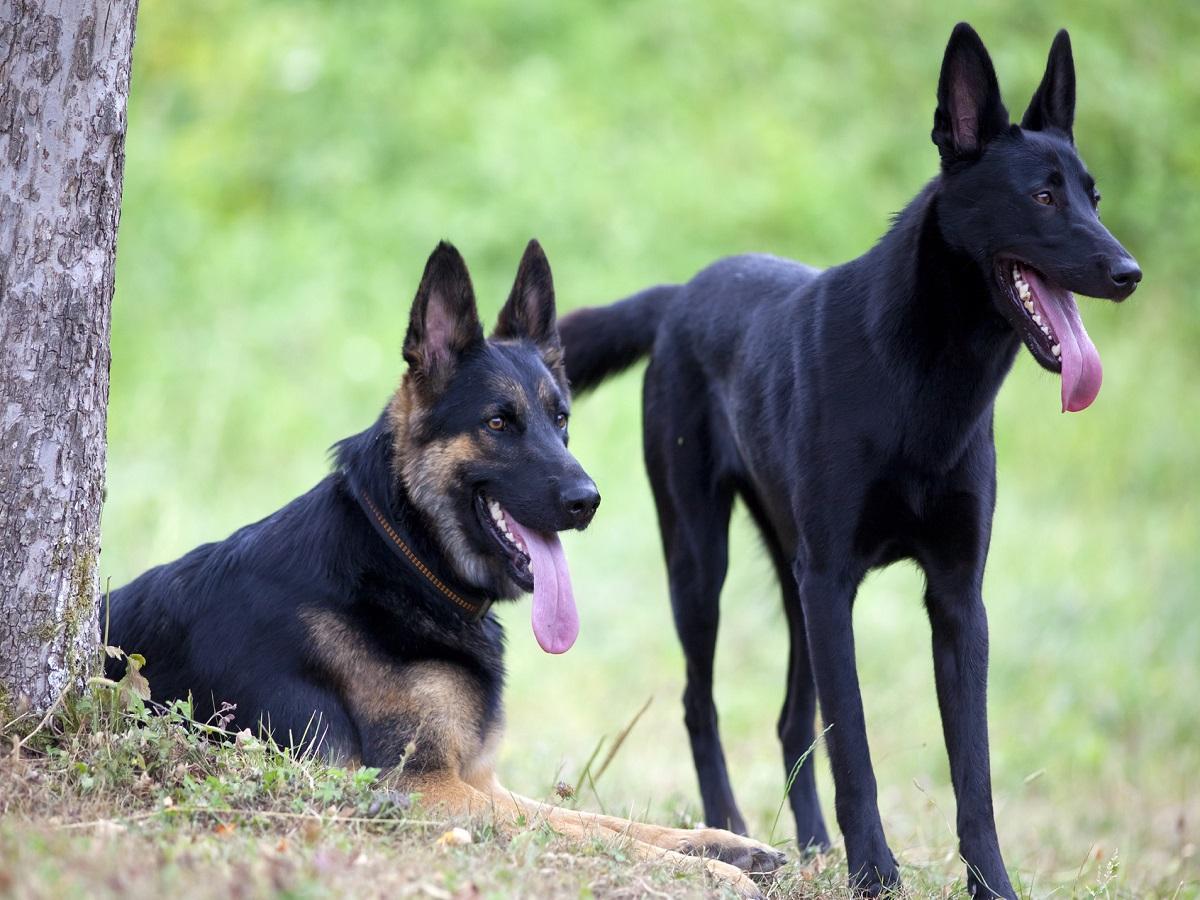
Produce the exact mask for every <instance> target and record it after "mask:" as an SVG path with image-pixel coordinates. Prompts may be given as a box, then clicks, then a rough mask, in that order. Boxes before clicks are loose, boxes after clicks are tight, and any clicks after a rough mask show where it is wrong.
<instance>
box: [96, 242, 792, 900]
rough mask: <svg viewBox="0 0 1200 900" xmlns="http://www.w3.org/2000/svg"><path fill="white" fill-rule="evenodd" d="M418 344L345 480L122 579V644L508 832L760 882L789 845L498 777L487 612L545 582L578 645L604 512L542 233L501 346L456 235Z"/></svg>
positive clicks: (244, 719)
mask: <svg viewBox="0 0 1200 900" xmlns="http://www.w3.org/2000/svg"><path fill="white" fill-rule="evenodd" d="M404 358H405V360H406V361H407V362H408V367H409V370H408V374H407V375H406V376H405V378H404V380H403V382H402V383H401V385H400V387H399V389H398V390H397V391H396V393H395V394H394V396H393V397H392V399H391V402H390V403H389V405H388V406H387V408H386V409H385V410H384V412H383V414H382V415H381V416H380V417H379V419H378V420H377V421H376V422H375V424H374V425H373V426H372V427H371V428H369V429H368V430H366V431H364V432H362V433H361V434H358V435H355V436H354V437H351V438H347V439H346V440H344V441H342V442H341V443H340V444H339V445H338V446H337V453H336V457H337V460H336V461H337V466H336V470H335V471H334V473H333V474H331V475H329V476H328V477H327V478H325V479H324V480H323V481H322V482H321V483H320V484H318V485H317V486H316V487H314V488H313V489H312V490H311V491H309V492H308V493H307V494H305V495H303V496H302V497H299V498H297V499H296V500H293V501H292V502H291V503H289V504H288V505H287V506H285V507H284V508H283V509H281V510H279V511H278V512H276V513H274V514H272V515H270V516H268V517H267V518H266V519H263V520H262V521H261V522H258V523H256V524H254V525H249V526H247V527H245V528H243V529H241V530H240V531H238V532H236V533H235V534H233V535H232V536H231V537H229V538H228V539H227V540H224V541H221V542H220V543H215V544H206V545H204V546H202V547H198V548H197V549H195V550H193V551H192V552H191V553H189V554H187V555H186V556H184V557H183V558H182V559H179V560H177V561H176V562H173V563H170V564H168V565H165V566H160V567H159V568H156V569H152V570H151V571H149V572H147V573H146V574H144V575H142V576H141V577H140V578H138V579H136V580H135V581H134V582H132V583H131V584H129V585H128V586H127V587H124V588H122V589H121V590H118V591H115V592H114V593H113V594H112V609H111V634H110V641H112V642H113V643H116V644H118V645H121V646H122V647H124V648H125V649H126V650H130V651H137V652H139V653H141V654H143V655H144V656H145V657H146V659H147V663H146V667H145V670H144V671H145V675H146V676H147V678H148V679H149V683H150V687H151V690H152V691H153V694H154V697H155V698H156V699H161V700H169V699H175V698H182V697H186V696H188V695H192V696H193V697H194V703H195V709H196V710H197V713H198V715H199V716H200V717H202V718H203V717H204V716H207V715H209V714H211V713H213V712H214V711H215V710H216V709H217V708H218V704H221V703H224V702H232V703H234V704H236V712H235V716H236V719H235V726H236V727H237V728H251V729H262V730H265V731H267V732H268V733H270V735H271V736H273V737H274V738H276V739H277V740H280V741H281V742H289V743H293V744H294V743H301V742H303V743H305V744H308V745H311V746H315V747H317V748H318V749H320V750H321V751H322V752H324V753H325V754H326V755H327V756H329V757H331V758H334V759H338V760H341V761H344V762H349V763H362V764H364V765H367V766H372V767H378V768H381V769H385V770H390V774H389V777H390V779H391V781H392V782H393V783H394V784H396V785H397V786H398V787H399V788H400V789H403V790H407V791H414V792H417V793H419V794H420V795H421V796H422V799H423V802H424V803H425V804H426V805H427V806H430V807H443V808H446V809H448V810H449V811H451V812H454V813H458V814H467V813H476V814H478V813H486V814H490V815H492V816H493V818H494V821H495V824H496V825H497V826H499V827H501V828H503V829H505V830H509V831H511V830H513V829H515V828H517V827H518V824H519V823H522V822H525V823H528V822H533V821H534V820H535V819H545V820H547V821H549V822H550V824H551V825H552V826H553V827H554V828H555V830H557V831H558V832H559V833H561V834H565V835H569V836H574V837H576V838H577V839H581V840H582V839H584V838H586V837H589V836H604V835H607V836H608V837H609V838H613V837H615V836H618V835H620V836H622V837H628V838H631V848H632V850H633V853H634V855H635V856H638V857H656V858H657V857H667V858H670V859H673V860H674V861H675V862H677V863H681V864H683V865H686V866H690V867H700V866H703V867H705V868H706V869H707V870H708V871H709V872H711V873H712V874H713V875H714V876H716V877H717V878H719V879H720V880H722V881H723V882H725V883H728V884H730V885H731V886H733V887H734V888H735V889H737V890H739V891H740V892H741V893H743V894H746V895H756V894H757V888H756V887H755V886H754V883H753V882H752V881H750V879H748V878H747V877H746V876H745V875H744V874H743V873H742V869H749V870H754V871H765V870H769V869H772V868H775V867H776V866H778V865H779V864H780V863H781V862H782V856H781V855H780V854H778V853H775V852H774V851H772V850H771V849H770V848H769V847H766V846H764V845H762V844H759V843H757V842H755V841H751V840H748V839H746V838H742V837H739V836H737V835H733V834H730V833H728V832H725V831H720V830H718V829H702V830H689V831H683V830H679V829H670V828H660V827H657V826H651V825H643V824H640V823H634V822H629V821H627V820H624V819H617V818H614V817H609V816H596V815H592V814H587V813H582V812H578V811H574V810H567V809H559V808H555V807H549V806H546V805H544V804H540V803H537V802H536V801H533V800H526V799H523V798H521V797H517V796H515V795H513V794H511V793H510V792H508V791H506V790H505V789H504V788H502V787H501V786H500V785H499V783H498V782H497V781H496V779H495V775H494V771H493V763H494V754H495V750H496V745H497V743H498V741H499V737H500V733H501V729H502V726H503V712H502V708H501V687H502V682H503V678H504V668H503V635H502V633H501V628H500V624H499V622H497V620H496V618H495V617H494V616H493V615H492V614H490V613H489V612H488V609H489V606H490V604H491V602H492V601H493V600H506V599H512V598H515V597H517V596H519V595H520V594H522V593H526V592H530V591H532V592H533V595H534V600H533V630H534V633H535V636H536V637H537V640H538V643H539V644H541V646H542V647H543V648H544V649H545V650H547V651H549V652H551V653H562V652H564V651H566V650H567V649H569V648H570V646H571V644H572V643H573V642H574V640H575V636H576V634H577V632H578V629H579V621H578V618H577V616H576V611H575V603H574V598H573V595H572V592H571V583H570V577H569V575H568V572H567V566H566V559H565V557H564V555H563V552H562V546H561V544H560V543H559V540H558V536H557V534H556V532H558V531H561V530H564V529H568V528H585V527H586V526H587V525H588V523H589V522H591V520H592V515H593V513H594V512H595V510H596V507H597V505H598V504H599V502H600V495H599V494H598V493H597V492H596V487H595V485H594V484H593V483H592V480H591V479H590V478H589V477H588V476H587V475H586V474H585V473H584V471H583V469H582V468H581V467H580V465H579V463H578V462H576V461H575V459H574V458H573V457H572V456H571V455H570V453H568V452H567V416H568V402H569V394H568V391H567V384H566V378H565V375H564V372H563V366H562V354H561V346H560V344H559V338H558V331H557V327H556V319H555V304H554V288H553V284H552V280H551V275H550V267H549V264H548V263H547V262H546V258H545V256H544V255H543V253H542V250H541V247H539V246H538V244H537V243H536V242H531V243H530V245H529V247H528V249H527V250H526V252H525V256H524V258H523V259H522V261H521V266H520V269H519V270H518V272H517V279H516V284H515V285H514V287H513V291H512V294H511V296H510V297H509V299H508V302H507V303H506V304H505V306H504V308H503V309H502V310H501V313H500V319H499V323H498V325H497V326H496V330H495V332H494V334H493V335H492V338H491V339H488V340H485V338H484V335H483V329H482V328H481V327H480V323H479V318H478V314H477V312H476V307H475V297H474V292H473V290H472V287H471V281H470V276H469V275H468V273H467V269H466V266H465V264H464V263H463V260H462V258H461V257H460V256H459V255H458V252H457V251H456V250H454V248H453V247H450V246H449V245H447V244H442V245H440V246H439V247H438V249H437V250H436V251H434V253H433V255H432V256H431V257H430V259H429V263H428V265H427V266H426V269H425V275H424V278H423V279H422V281H421V286H420V289H419V290H418V292H417V296H416V300H415V301H414V303H413V307H412V314H411V321H410V324H409V329H408V335H407V337H406V339H405V342H404ZM122 666H123V664H121V663H117V662H112V663H111V665H110V671H109V674H110V676H112V677H119V675H120V674H121V668H122ZM680 853H692V854H698V856H689V857H681V856H680V855H679V854H680ZM700 857H709V858H700Z"/></svg>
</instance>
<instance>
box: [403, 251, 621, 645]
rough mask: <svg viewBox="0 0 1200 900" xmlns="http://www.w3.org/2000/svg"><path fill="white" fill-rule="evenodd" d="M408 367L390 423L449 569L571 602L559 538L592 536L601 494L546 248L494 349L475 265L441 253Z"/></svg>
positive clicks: (513, 590)
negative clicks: (565, 357)
mask: <svg viewBox="0 0 1200 900" xmlns="http://www.w3.org/2000/svg"><path fill="white" fill-rule="evenodd" d="M404 358H405V360H406V361H407V362H408V373H407V374H406V375H405V377H404V381H403V383H402V384H401V386H400V389H399V390H398V391H397V393H396V396H395V397H394V398H393V401H392V405H391V407H390V416H389V417H390V421H391V427H392V432H393V449H394V459H395V462H396V468H397V476H398V477H399V478H400V479H401V480H402V481H403V484H404V486H405V489H406V490H407V492H408V495H409V496H410V497H411V498H412V500H413V502H414V503H415V504H416V505H417V506H418V508H420V509H421V511H422V512H424V513H425V515H426V517H427V518H428V519H429V521H430V523H431V525H432V527H433V528H434V529H435V531H436V533H437V534H438V536H439V538H440V540H441V544H442V547H443V549H444V550H445V552H446V556H447V558H448V560H449V561H450V562H451V563H452V564H453V565H454V566H455V567H456V568H457V570H458V572H459V574H460V575H461V576H462V577H463V578H464V579H465V580H466V581H468V582H469V583H471V584H474V585H476V586H478V587H480V588H481V589H483V590H484V591H487V592H488V593H489V594H491V595H492V596H498V597H514V596H517V595H518V594H520V593H522V592H527V591H534V594H535V600H537V599H538V598H539V597H541V595H542V593H543V589H545V590H546V591H552V592H553V593H554V596H550V595H549V594H548V595H547V597H548V600H547V602H550V601H554V602H558V603H562V602H564V601H565V600H567V599H569V598H564V597H563V596H562V591H563V590H565V591H567V593H569V592H570V585H569V582H568V583H566V584H565V585H564V584H563V583H562V582H563V581H564V580H565V579H566V577H567V576H566V570H565V561H564V560H563V559H562V554H561V548H560V547H559V545H558V538H557V536H556V532H558V531H562V530H565V529H568V528H579V529H582V528H586V527H587V525H588V523H589V522H591V520H592V515H593V514H594V513H595V511H596V507H597V506H598V505H599V503H600V495H599V494H598V493H597V491H596V485H595V484H594V483H593V482H592V480H591V478H589V477H588V475H587V473H586V472H584V470H583V468H582V467H581V466H580V465H579V463H578V462H577V461H576V460H575V458H574V457H573V456H571V454H570V453H569V452H568V451H567V420H568V417H569V415H570V394H569V392H568V389H567V382H566V376H565V373H564V370H563V366H562V347H561V345H560V343H559V338H558V326H557V322H556V318H555V309H554V283H553V280H552V278H551V275H550V265H549V263H548V262H547V261H546V256H545V254H544V253H543V252H542V248H541V246H540V245H539V244H538V243H537V242H536V241H530V243H529V246H528V247H527V248H526V250H525V255H524V257H523V258H522V259H521V265H520V268H519V269H518V270H517V278H516V282H515V283H514V285H513V289H512V294H511V295H510V296H509V298H508V301H507V303H505V305H504V308H503V309H502V310H501V311H500V317H499V321H498V323H497V325H496V329H495V331H494V332H493V333H492V336H491V338H488V339H485V338H484V334H483V328H482V327H481V326H480V323H479V314H478V312H477V310H476V307H475V294H474V290H473V289H472V286H471V277H470V275H469V274H468V272H467V267H466V264H465V263H464V262H463V258H462V257H461V256H460V255H459V253H458V251H457V250H455V249H454V248H453V247H452V246H450V245H449V244H446V243H442V244H440V245H438V247H437V249H436V250H434V252H433V255H432V256H430V257H429V262H428V263H427V264H426V267H425V275H424V277H423V278H422V279H421V286H420V288H418V290H417V296H416V299H415V300H414V301H413V305H412V314H411V319H410V322H409V328H408V335H407V337H406V338H405V341H404ZM536 614H537V613H536V609H535V622H536ZM539 639H541V635H539ZM543 646H545V644H543ZM548 649H549V648H548Z"/></svg>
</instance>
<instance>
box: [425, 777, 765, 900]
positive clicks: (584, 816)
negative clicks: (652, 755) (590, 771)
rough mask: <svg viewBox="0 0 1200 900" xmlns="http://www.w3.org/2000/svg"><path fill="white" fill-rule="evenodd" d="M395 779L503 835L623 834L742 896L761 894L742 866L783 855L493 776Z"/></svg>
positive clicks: (638, 847)
mask: <svg viewBox="0 0 1200 900" xmlns="http://www.w3.org/2000/svg"><path fill="white" fill-rule="evenodd" d="M401 783H402V785H403V787H405V788H406V789H411V790H413V791H414V792H416V793H418V794H420V796H421V802H422V804H423V805H424V806H425V807H426V808H428V809H434V810H442V811H445V812H450V813H452V814H455V815H466V816H478V815H486V816H489V817H490V818H491V821H492V822H493V824H494V825H495V826H496V827H497V828H498V829H500V830H501V831H503V832H506V833H509V834H512V833H515V832H517V831H519V830H521V829H522V828H527V827H528V826H529V825H530V824H533V823H536V822H545V823H546V824H548V825H549V826H550V827H551V828H552V829H553V830H554V831H555V832H556V833H558V834H559V835H561V836H563V837H566V838H568V839H570V840H573V841H576V842H578V843H584V842H586V841H589V840H595V839H604V838H614V837H624V838H626V839H627V841H628V844H627V847H626V849H627V850H629V851H630V852H631V853H632V854H633V856H634V857H635V858H637V859H642V860H657V861H661V862H665V863H668V864H671V865H675V866H677V867H679V868H682V869H687V870H690V871H699V870H701V869H703V870H705V871H707V872H708V873H709V874H710V875H711V876H712V877H713V878H714V879H715V880H716V881H717V882H718V883H720V884H723V885H725V886H727V887H730V888H732V889H733V890H735V891H737V893H738V894H739V895H741V896H743V897H761V896H762V894H761V891H760V890H759V888H758V886H757V885H756V884H755V883H754V882H753V881H752V880H751V879H750V878H749V877H747V875H746V874H745V871H753V872H769V871H773V870H774V869H776V868H778V867H779V866H780V865H782V863H783V860H784V857H783V855H782V854H781V853H778V852H777V851H775V850H773V849H772V848H770V847H768V846H766V845H765V844H760V843H758V842H757V841H752V840H750V839H748V838H744V837H740V836H739V835H735V834H732V833H731V832H728V831H722V830H720V829H715V828H702V829H694V830H687V829H680V828H665V827H660V826H655V825H646V824H643V823H640V822H633V821H630V820H628V819H621V818H618V817H615V816H605V815H598V814H595V813H588V812H581V811H579V810H572V809H565V808H563V807H558V806H552V805H550V804H547V803H541V802H539V801H536V800H530V799H528V798H526V797H521V796H519V795H517V794H513V793H511V792H509V791H506V790H505V789H504V788H503V787H501V786H500V784H499V783H498V782H496V781H494V780H493V781H492V783H491V785H490V786H486V787H482V786H481V787H476V786H474V785H472V784H468V783H467V782H465V781H463V780H462V779H461V778H460V777H458V776H457V775H455V774H454V773H452V772H450V771H441V772H435V773H428V774H424V775H422V776H419V777H417V778H401ZM726 860H728V861H726ZM743 870H745V871H743Z"/></svg>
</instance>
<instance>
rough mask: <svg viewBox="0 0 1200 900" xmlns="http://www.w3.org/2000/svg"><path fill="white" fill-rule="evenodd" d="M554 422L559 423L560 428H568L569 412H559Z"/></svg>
mask: <svg viewBox="0 0 1200 900" xmlns="http://www.w3.org/2000/svg"><path fill="white" fill-rule="evenodd" d="M554 424H555V425H557V426H558V427H559V428H566V427H567V414H566V413H559V414H558V415H557V416H555V417H554Z"/></svg>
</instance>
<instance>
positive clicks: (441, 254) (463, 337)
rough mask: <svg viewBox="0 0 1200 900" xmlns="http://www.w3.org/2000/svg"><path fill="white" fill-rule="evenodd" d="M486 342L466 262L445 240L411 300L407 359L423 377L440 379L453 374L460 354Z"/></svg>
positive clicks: (426, 267)
mask: <svg viewBox="0 0 1200 900" xmlns="http://www.w3.org/2000/svg"><path fill="white" fill-rule="evenodd" d="M482 342H483V326H481V325H480V324H479V313H478V311H477V310H476V309H475V291H474V289H472V287H471V275H470V273H469V272H467V264H466V263H465V262H464V261H463V258H462V256H461V255H460V254H459V252H458V251H457V250H455V249H454V247H453V246H452V245H451V244H448V243H446V242H445V241H442V242H441V243H440V244H438V245H437V249H435V250H434V251H433V253H432V254H431V255H430V257H429V262H427V263H425V274H424V275H422V276H421V286H420V287H419V288H417V296H416V298H415V299H414V300H413V305H412V315H411V317H410V319H409V322H408V334H407V335H406V336H405V338H404V359H405V360H406V361H407V362H408V365H409V369H410V370H411V371H412V372H414V373H416V374H417V375H418V376H420V377H421V378H423V379H427V380H437V379H440V378H443V377H445V376H446V375H447V374H449V372H450V370H451V369H453V367H454V362H455V360H456V359H457V358H458V357H459V356H460V355H461V354H463V353H465V352H466V351H467V350H470V349H471V348H472V347H473V346H475V345H476V344H479V343H482Z"/></svg>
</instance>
